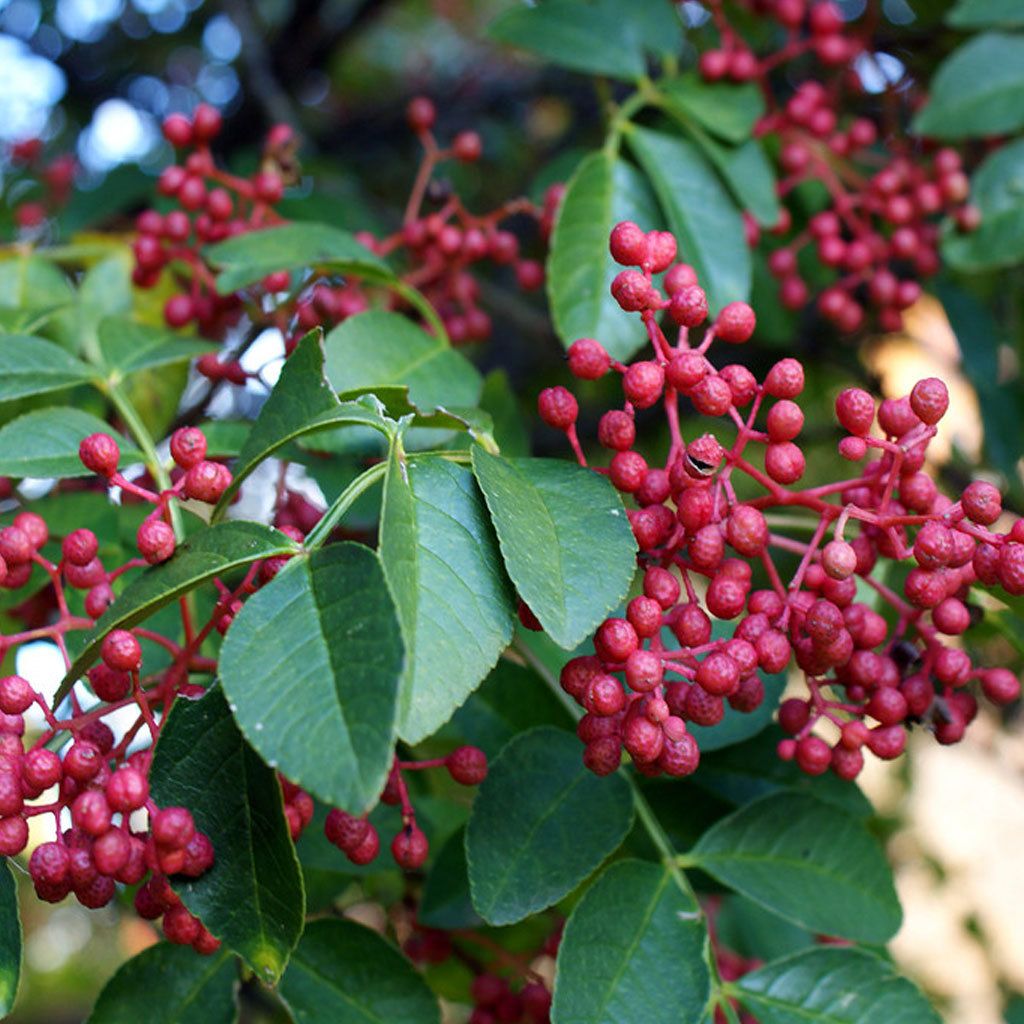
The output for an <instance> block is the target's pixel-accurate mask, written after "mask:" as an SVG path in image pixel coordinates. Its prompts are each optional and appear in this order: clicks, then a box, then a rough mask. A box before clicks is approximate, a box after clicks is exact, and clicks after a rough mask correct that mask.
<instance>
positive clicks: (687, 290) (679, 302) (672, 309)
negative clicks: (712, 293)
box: [668, 284, 724, 327]
mask: <svg viewBox="0 0 1024 1024" xmlns="http://www.w3.org/2000/svg"><path fill="white" fill-rule="evenodd" d="M668 312H669V315H670V316H671V317H672V319H673V320H675V322H676V323H677V324H679V326H680V327H699V326H700V325H701V324H702V323H704V321H705V320H706V319H707V317H708V297H707V295H706V294H705V292H704V289H703V288H700V287H698V286H697V285H695V284H693V285H688V286H685V287H682V288H678V289H677V290H676V291H675V292H673V293H672V298H671V300H670V302H669V307H668ZM723 312H724V310H723Z"/></svg>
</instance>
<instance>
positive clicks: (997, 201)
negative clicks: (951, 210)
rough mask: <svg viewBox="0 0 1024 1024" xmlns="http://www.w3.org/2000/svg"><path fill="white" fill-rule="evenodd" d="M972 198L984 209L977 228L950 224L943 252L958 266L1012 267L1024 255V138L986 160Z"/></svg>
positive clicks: (975, 268)
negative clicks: (961, 227)
mask: <svg viewBox="0 0 1024 1024" xmlns="http://www.w3.org/2000/svg"><path fill="white" fill-rule="evenodd" d="M971 201H972V202H973V203H974V204H975V205H976V206H977V207H978V209H979V210H980V211H981V225H980V226H979V227H978V228H977V230H975V231H968V232H960V231H957V230H956V229H955V227H952V226H950V227H949V228H947V230H946V231H945V233H944V236H943V242H942V253H943V256H944V257H945V259H946V260H948V261H949V263H950V264H951V265H952V266H953V267H955V268H957V269H958V270H965V271H968V272H977V271H979V270H995V269H997V268H999V267H1009V266H1013V265H1015V264H1016V263H1018V262H1020V260H1021V259H1024V139H1018V140H1017V141H1016V142H1011V143H1010V144H1009V145H1007V146H1002V147H1000V148H999V149H997V150H996V151H995V152H994V153H991V154H990V155H989V156H988V157H987V158H986V159H985V160H983V161H982V162H981V164H980V166H979V167H978V169H977V170H976V171H975V172H974V176H973V178H972V181H971Z"/></svg>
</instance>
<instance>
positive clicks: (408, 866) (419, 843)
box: [391, 825, 430, 871]
mask: <svg viewBox="0 0 1024 1024" xmlns="http://www.w3.org/2000/svg"><path fill="white" fill-rule="evenodd" d="M429 851H430V845H429V843H428V842H427V837H426V836H425V835H424V834H423V831H422V830H421V829H420V828H419V827H418V826H416V825H406V826H405V828H403V829H402V831H401V832H399V833H398V835H396V836H395V838H394V839H393V840H392V841H391V855H392V856H393V857H394V858H395V863H396V864H397V865H398V866H399V867H400V868H402V870H403V871H415V870H416V869H417V868H421V867H423V864H424V862H425V861H426V859H427V854H428V853H429Z"/></svg>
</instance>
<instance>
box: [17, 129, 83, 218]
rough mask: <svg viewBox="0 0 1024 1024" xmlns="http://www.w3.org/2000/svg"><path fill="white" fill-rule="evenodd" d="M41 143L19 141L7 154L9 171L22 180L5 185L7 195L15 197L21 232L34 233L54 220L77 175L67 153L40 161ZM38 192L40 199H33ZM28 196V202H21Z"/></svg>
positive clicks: (74, 165)
mask: <svg viewBox="0 0 1024 1024" xmlns="http://www.w3.org/2000/svg"><path fill="white" fill-rule="evenodd" d="M43 151H44V144H43V140H42V139H37V138H31V139H22V140H21V141H20V142H16V143H14V144H13V145H12V146H11V147H10V148H9V149H8V152H7V157H8V160H9V162H10V164H11V167H12V168H17V170H18V171H20V172H21V176H20V177H18V178H16V179H15V180H13V181H9V182H7V189H8V194H9V195H12V196H13V195H17V196H18V197H19V198H18V201H17V202H16V204H15V206H14V208H13V212H14V223H15V224H16V225H17V226H18V227H19V228H20V229H21V230H22V231H32V232H34V231H36V230H37V229H38V228H40V227H41V226H42V225H43V224H45V223H46V221H47V220H48V219H49V218H51V217H53V216H54V215H55V214H56V213H57V212H58V211H59V210H60V209H61V208H62V207H64V206H65V205H66V204H67V201H68V200H69V199H70V198H71V190H72V186H73V185H74V183H75V175H76V174H77V172H78V164H77V163H76V161H75V158H74V157H73V156H72V155H71V154H70V153H64V154H62V155H61V156H58V157H54V158H53V159H52V160H45V161H44V159H43ZM37 191H41V193H42V194H41V195H38V196H37V195H35V193H36V192H37ZM29 194H31V195H32V197H31V198H23V197H24V196H26V195H29Z"/></svg>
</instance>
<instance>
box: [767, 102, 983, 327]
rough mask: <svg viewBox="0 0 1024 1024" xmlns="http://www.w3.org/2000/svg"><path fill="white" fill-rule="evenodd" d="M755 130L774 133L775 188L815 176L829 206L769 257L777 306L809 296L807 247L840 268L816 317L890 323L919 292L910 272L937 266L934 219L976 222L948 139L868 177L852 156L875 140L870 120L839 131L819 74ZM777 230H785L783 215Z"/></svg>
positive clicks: (839, 322) (924, 273)
mask: <svg viewBox="0 0 1024 1024" xmlns="http://www.w3.org/2000/svg"><path fill="white" fill-rule="evenodd" d="M761 130H763V131H766V132H767V131H771V132H775V133H777V134H778V136H779V139H780V142H781V149H780V153H779V161H780V163H781V165H782V168H783V170H784V171H785V172H786V175H787V176H786V177H785V178H784V179H783V180H782V181H781V182H780V183H779V191H780V193H781V194H782V195H783V196H785V195H786V194H788V193H789V192H791V191H792V190H793V189H795V188H797V187H798V186H799V185H800V184H801V183H803V182H805V181H818V182H821V183H823V184H824V186H825V187H826V189H827V190H828V193H829V197H830V204H829V206H828V208H827V209H824V210H822V211H820V212H818V213H816V214H814V215H813V216H812V217H811V218H810V220H809V221H808V222H807V226H806V227H805V228H804V229H802V230H801V231H799V232H796V233H794V234H792V235H791V237H790V238H789V240H788V241H787V243H786V244H785V245H784V246H783V247H781V248H779V249H776V250H775V251H774V252H773V253H772V254H771V256H770V257H769V260H768V266H769V269H770V270H771V272H772V273H773V274H774V275H775V276H776V277H777V278H778V279H779V295H780V299H781V301H782V303H783V305H785V306H787V307H788V308H790V309H799V308H800V307H802V306H803V305H804V304H805V303H806V302H807V299H808V294H809V292H808V287H807V284H806V283H805V281H804V279H803V278H802V277H801V275H800V270H799V267H798V257H799V253H800V251H801V249H803V248H805V247H809V248H812V249H813V250H814V252H815V254H816V256H817V261H816V265H818V266H824V267H830V268H833V269H834V270H835V271H836V272H837V274H838V275H839V276H838V278H837V279H836V281H835V282H834V283H833V284H832V285H830V286H829V287H828V288H826V289H824V290H823V291H822V292H821V293H820V294H819V295H818V298H817V307H818V310H819V312H820V313H821V314H822V316H824V317H825V318H826V319H827V320H829V321H831V322H832V323H833V324H835V325H836V327H837V328H838V329H839V330H841V331H843V332H844V333H850V332H853V331H855V330H857V329H858V328H859V327H860V326H861V325H862V324H863V323H864V320H865V309H866V308H871V309H873V310H874V311H875V315H876V317H877V321H878V324H879V326H881V327H882V328H883V329H885V330H898V329H899V327H900V325H901V323H902V311H903V310H905V309H907V308H908V307H909V306H911V305H913V304H914V303H915V302H916V301H917V299H918V298H919V297H920V294H921V286H920V285H919V284H918V279H920V278H924V277H930V276H932V275H933V274H935V273H937V272H938V270H939V266H940V261H939V253H938V244H939V219H940V218H941V217H944V216H947V215H951V216H953V217H954V219H955V221H956V223H957V225H958V226H959V227H960V229H961V230H964V231H970V230H973V229H974V228H976V227H977V226H978V223H979V215H978V210H977V207H975V206H971V205H968V204H967V198H968V194H969V191H970V182H969V181H968V178H967V175H966V174H964V172H963V170H962V167H961V161H960V156H959V154H958V153H957V152H956V151H955V150H953V149H950V148H948V147H947V148H943V149H939V150H938V151H936V152H935V153H934V154H932V155H931V156H930V157H928V156H921V155H917V154H911V153H909V152H907V153H901V154H899V155H889V156H888V157H887V161H886V163H885V165H884V166H883V167H881V168H880V169H878V170H876V171H875V173H873V174H870V175H866V174H865V173H864V171H863V167H864V166H865V165H867V163H868V161H867V160H862V162H861V165H860V166H858V164H857V160H858V158H863V157H865V156H866V155H868V152H867V151H868V150H869V149H870V148H871V146H872V145H873V143H874V142H875V140H876V135H877V130H876V128H875V125H874V122H872V121H870V120H869V119H867V118H864V117H858V118H855V119H854V120H853V121H852V122H851V123H850V124H849V126H848V127H847V129H846V130H840V129H838V128H837V127H836V112H835V106H834V102H833V101H832V100H831V99H830V97H829V95H828V93H827V92H826V90H825V89H824V87H823V86H821V85H820V84H819V83H817V82H805V83H804V84H803V85H801V86H800V87H799V88H798V89H797V90H796V92H795V93H794V94H793V96H792V97H791V98H790V100H789V102H788V103H786V105H785V106H784V107H783V108H782V109H780V110H779V111H777V112H776V113H774V114H772V115H769V116H768V117H767V118H766V119H765V120H764V122H763V124H762V127H761ZM777 233H779V234H788V233H789V218H785V220H784V223H783V224H781V225H779V227H778V229H777Z"/></svg>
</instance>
